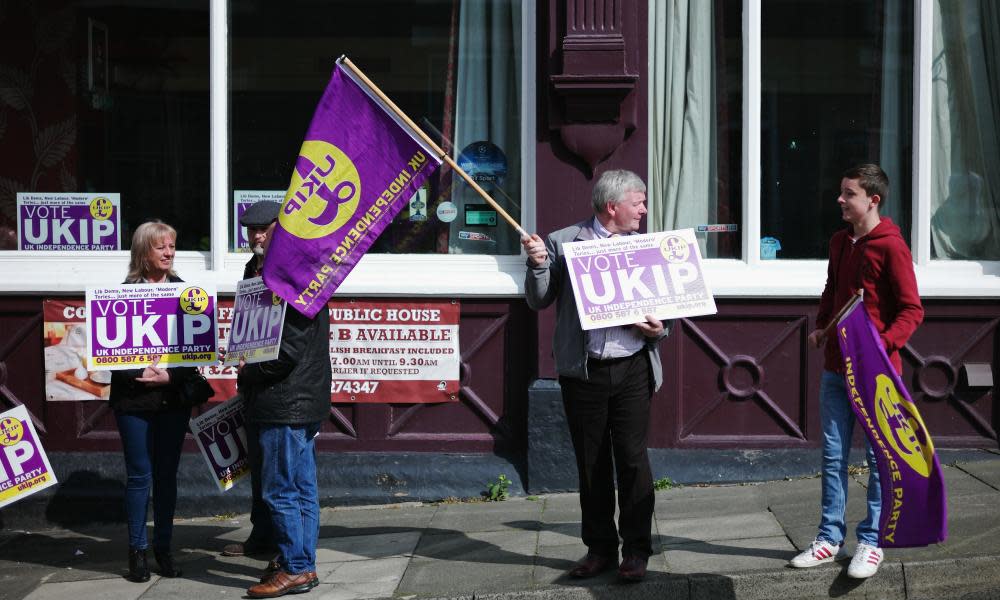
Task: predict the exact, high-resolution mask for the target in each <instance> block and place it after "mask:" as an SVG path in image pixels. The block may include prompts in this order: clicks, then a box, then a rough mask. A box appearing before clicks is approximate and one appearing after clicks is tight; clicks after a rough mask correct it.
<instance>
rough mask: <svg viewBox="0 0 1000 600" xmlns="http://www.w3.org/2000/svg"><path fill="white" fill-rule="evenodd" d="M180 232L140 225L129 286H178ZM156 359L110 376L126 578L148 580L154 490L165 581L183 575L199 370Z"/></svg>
mask: <svg viewBox="0 0 1000 600" xmlns="http://www.w3.org/2000/svg"><path fill="white" fill-rule="evenodd" d="M176 240H177V232H176V231H175V230H174V228H173V227H171V226H169V225H167V224H165V223H161V222H159V221H150V222H147V223H143V224H142V225H140V226H139V227H138V228H137V229H136V230H135V233H134V234H133V236H132V255H131V260H130V262H129V269H128V276H127V277H126V279H125V283H174V282H179V281H181V278H180V277H178V276H177V273H176V272H174V253H175V243H176ZM157 364H158V359H154V361H153V363H152V364H151V365H149V366H147V367H146V368H144V369H129V370H124V371H113V372H112V375H111V397H110V404H111V408H112V409H113V410H114V413H115V421H116V422H117V424H118V432H119V434H120V435H121V439H122V449H123V450H124V454H125V472H126V475H127V478H128V481H127V484H126V486H125V514H126V518H127V520H128V538H129V544H128V545H129V556H128V576H127V577H128V579H129V580H131V581H136V582H143V581H149V566H148V564H147V562H146V549H147V548H148V546H149V544H148V542H147V538H146V512H147V506H148V503H149V492H150V488H151V487H152V490H153V555H154V556H155V557H156V563H157V564H158V565H159V567H160V575H162V576H163V577H179V576H180V575H181V570H180V569H178V568H177V567H176V566H175V565H174V560H173V554H172V553H171V551H170V540H171V537H172V534H173V520H174V509H175V508H176V504H177V467H178V465H179V463H180V456H181V447H182V446H183V444H184V435H185V434H186V433H187V428H188V420H189V419H190V418H191V404H190V402H188V401H187V400H186V399H185V397H184V394H183V393H182V387H183V385H184V381H185V380H186V379H187V378H190V377H192V376H194V375H195V374H196V372H197V370H196V369H195V368H194V367H178V368H173V369H161V368H159V367H158V366H157Z"/></svg>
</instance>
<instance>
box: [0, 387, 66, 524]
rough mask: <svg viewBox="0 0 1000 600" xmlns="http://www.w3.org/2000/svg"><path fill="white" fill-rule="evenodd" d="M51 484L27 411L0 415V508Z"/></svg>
mask: <svg viewBox="0 0 1000 600" xmlns="http://www.w3.org/2000/svg"><path fill="white" fill-rule="evenodd" d="M55 484H56V474H55V473H53V472H52V465H50V464H49V457H48V456H46V455H45V450H44V449H42V443H41V441H39V439H38V434H37V433H36V432H35V426H34V425H32V423H31V416H30V415H29V414H28V409H26V408H25V407H23V406H18V407H16V408H12V409H11V410H8V411H7V412H5V413H3V414H0V508H2V507H4V506H7V505H8V504H11V503H13V502H17V501H18V500H20V499H22V498H25V497H27V496H30V495H31V494H34V493H35V492H40V491H41V490H44V489H45V488H47V487H49V486H52V485H55Z"/></svg>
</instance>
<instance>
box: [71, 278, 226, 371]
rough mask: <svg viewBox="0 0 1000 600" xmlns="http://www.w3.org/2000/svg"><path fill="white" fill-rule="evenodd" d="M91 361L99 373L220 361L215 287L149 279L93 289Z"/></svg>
mask: <svg viewBox="0 0 1000 600" xmlns="http://www.w3.org/2000/svg"><path fill="white" fill-rule="evenodd" d="M86 306H87V309H86V314H87V332H88V333H89V334H90V335H89V337H88V338H87V365H88V368H90V369H91V370H94V371H114V370H118V369H141V368H143V367H145V366H146V365H149V364H151V363H152V362H153V359H154V357H157V356H158V357H159V359H160V362H159V364H160V366H161V367H179V366H201V365H211V364H214V363H215V362H216V360H218V356H219V354H218V335H217V333H216V325H215V317H216V314H215V288H214V286H200V285H193V284H190V283H143V284H134V285H119V286H114V287H106V288H90V287H88V288H87V304H86Z"/></svg>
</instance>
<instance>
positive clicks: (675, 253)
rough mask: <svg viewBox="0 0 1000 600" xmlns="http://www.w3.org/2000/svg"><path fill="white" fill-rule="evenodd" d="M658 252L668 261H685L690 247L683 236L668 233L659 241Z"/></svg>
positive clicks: (689, 252) (689, 253)
mask: <svg viewBox="0 0 1000 600" xmlns="http://www.w3.org/2000/svg"><path fill="white" fill-rule="evenodd" d="M660 253H661V254H663V258H665V259H667V262H668V263H682V262H687V259H688V256H690V255H691V248H690V247H689V246H688V243H687V242H686V241H684V238H682V237H680V236H677V235H668V236H667V237H665V238H663V241H661V242H660Z"/></svg>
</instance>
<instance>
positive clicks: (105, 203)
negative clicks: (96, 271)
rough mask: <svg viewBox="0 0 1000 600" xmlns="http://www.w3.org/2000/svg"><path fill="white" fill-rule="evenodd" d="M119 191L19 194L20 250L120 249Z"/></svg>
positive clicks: (18, 227)
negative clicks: (110, 192) (114, 192)
mask: <svg viewBox="0 0 1000 600" xmlns="http://www.w3.org/2000/svg"><path fill="white" fill-rule="evenodd" d="M121 246H122V229H121V196H120V194H92V193H60V194H54V193H29V192H18V194H17V249H18V250H76V251H79V250H121Z"/></svg>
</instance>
